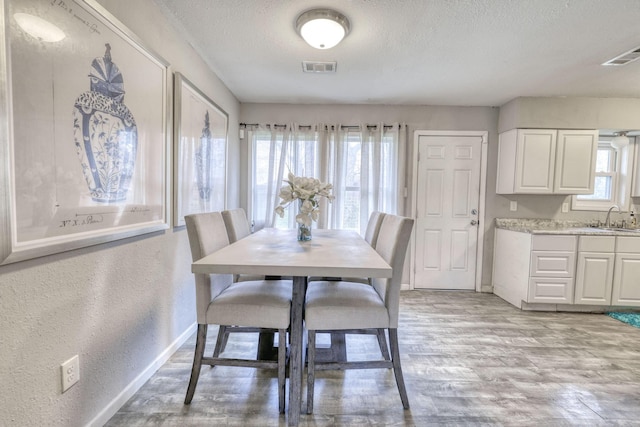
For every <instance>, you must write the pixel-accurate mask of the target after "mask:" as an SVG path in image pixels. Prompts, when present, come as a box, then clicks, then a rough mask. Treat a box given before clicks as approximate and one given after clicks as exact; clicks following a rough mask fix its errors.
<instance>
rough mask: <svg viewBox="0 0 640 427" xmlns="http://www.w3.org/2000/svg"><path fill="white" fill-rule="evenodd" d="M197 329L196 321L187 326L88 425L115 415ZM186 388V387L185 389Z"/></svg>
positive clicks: (102, 423)
mask: <svg viewBox="0 0 640 427" xmlns="http://www.w3.org/2000/svg"><path fill="white" fill-rule="evenodd" d="M195 331H196V323H195V322H194V323H193V324H192V325H191V326H189V327H188V328H187V330H186V331H184V332H183V333H182V334H181V335H180V336H179V337H178V338H176V340H175V341H173V342H172V343H171V344H170V345H169V347H167V348H166V349H165V350H164V351H163V352H162V353H160V355H159V356H158V357H156V359H155V360H154V361H153V362H151V363H150V364H149V366H147V367H146V368H145V369H144V370H143V371H142V372H140V374H139V375H138V376H137V377H135V378H134V379H133V381H131V382H130V383H129V384H128V385H127V386H126V387H125V388H124V389H123V390H122V391H121V392H120V393H119V394H118V395H117V396H116V397H115V398H114V399H113V400H112V401H111V402H109V404H107V406H105V407H104V409H103V410H102V411H100V413H99V414H98V415H96V416H95V418H94V419H92V420H91V421H89V423H87V426H91V427H93V426H96V427H98V426H103V425H105V424H106V423H107V421H109V420H110V419H111V417H113V416H114V415H115V414H116V413H117V412H118V410H119V409H120V408H121V407H122V406H123V405H124V404H125V403H127V401H128V400H129V399H130V398H131V397H132V396H133V395H134V394H136V392H137V391H138V390H140V387H142V386H143V385H144V383H146V382H147V381H148V380H149V378H151V377H152V376H153V374H155V373H156V371H157V370H158V369H160V368H161V367H162V365H164V364H165V363H166V362H167V361H168V360H169V358H170V357H171V356H172V355H173V353H175V352H176V351H177V350H178V349H179V348H180V346H182V344H184V343H185V341H187V339H189V337H191V336H192V335H193V334H194V333H195ZM185 390H186V389H185Z"/></svg>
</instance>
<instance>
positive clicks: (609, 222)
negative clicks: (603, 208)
mask: <svg viewBox="0 0 640 427" xmlns="http://www.w3.org/2000/svg"><path fill="white" fill-rule="evenodd" d="M614 208H615V209H618V213H620V206H618V205H613V206H611V207H610V208H609V210H608V211H607V219H605V220H604V226H605V227H606V228H610V227H611V211H612V210H613V209H614Z"/></svg>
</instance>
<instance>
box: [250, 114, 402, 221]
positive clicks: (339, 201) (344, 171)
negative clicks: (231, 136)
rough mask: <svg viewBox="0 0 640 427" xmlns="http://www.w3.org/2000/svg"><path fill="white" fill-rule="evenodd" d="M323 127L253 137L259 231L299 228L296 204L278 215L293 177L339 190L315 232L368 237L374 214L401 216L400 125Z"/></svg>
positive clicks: (253, 195) (253, 200) (253, 210)
mask: <svg viewBox="0 0 640 427" xmlns="http://www.w3.org/2000/svg"><path fill="white" fill-rule="evenodd" d="M272 128H273V131H272V130H271V129H272ZM318 128H319V129H321V130H319V131H316V130H313V129H311V128H309V129H308V130H307V129H306V128H304V129H302V128H298V127H295V126H293V130H290V129H289V127H287V128H286V129H284V128H283V129H279V128H275V127H273V126H272V127H270V128H263V127H261V128H260V129H259V130H255V131H253V132H252V133H251V134H250V141H251V145H250V148H249V153H250V159H251V163H250V165H249V167H250V171H249V175H250V177H249V207H248V211H249V213H250V215H251V217H252V218H253V220H254V221H255V226H256V229H260V228H262V227H265V226H266V227H272V226H273V227H278V228H294V227H295V210H296V209H297V206H294V204H291V205H290V206H289V208H288V209H287V210H285V216H284V218H280V217H279V216H277V215H275V214H274V212H273V210H274V209H275V207H276V206H277V205H278V203H279V201H280V200H279V198H278V192H279V189H280V187H281V186H282V180H283V179H286V176H287V174H288V173H289V172H292V173H293V174H295V175H298V176H310V177H315V178H318V179H320V180H321V181H323V182H330V183H332V184H333V185H334V191H333V194H334V195H335V196H336V200H335V201H334V202H333V203H331V204H329V203H327V202H326V201H324V200H323V203H324V207H323V208H322V210H321V215H320V219H319V221H318V224H315V225H314V227H319V228H342V229H348V230H354V231H357V232H360V233H363V232H364V229H365V228H366V225H367V221H368V218H369V215H370V214H371V212H372V211H374V210H379V211H384V212H389V213H396V212H397V206H398V203H399V200H398V177H397V175H398V172H397V171H398V168H399V166H398V161H399V158H400V156H399V154H398V152H399V149H398V146H399V135H400V129H399V126H398V125H395V126H393V127H391V126H384V128H383V127H382V126H370V127H366V126H363V128H365V129H360V128H359V127H358V128H351V127H349V128H346V127H345V128H341V127H340V126H338V129H337V130H336V129H335V127H327V126H319V127H318ZM381 128H383V129H384V130H380V129H381ZM402 129H403V131H404V129H405V127H404V126H403V127H402Z"/></svg>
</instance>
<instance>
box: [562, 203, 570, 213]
mask: <svg viewBox="0 0 640 427" xmlns="http://www.w3.org/2000/svg"><path fill="white" fill-rule="evenodd" d="M567 212H569V203H567V202H564V203H563V204H562V213H567Z"/></svg>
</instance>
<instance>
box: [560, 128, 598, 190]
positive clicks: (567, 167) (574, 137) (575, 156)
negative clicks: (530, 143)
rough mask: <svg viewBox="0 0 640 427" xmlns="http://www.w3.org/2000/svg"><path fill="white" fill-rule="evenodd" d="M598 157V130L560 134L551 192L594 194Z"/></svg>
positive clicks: (562, 131) (561, 132)
mask: <svg viewBox="0 0 640 427" xmlns="http://www.w3.org/2000/svg"><path fill="white" fill-rule="evenodd" d="M597 153H598V131H597V130H559V131H558V140H557V148H556V164H555V174H554V184H553V192H554V193H555V194H591V193H593V189H594V185H595V173H596V155H597Z"/></svg>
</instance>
